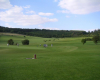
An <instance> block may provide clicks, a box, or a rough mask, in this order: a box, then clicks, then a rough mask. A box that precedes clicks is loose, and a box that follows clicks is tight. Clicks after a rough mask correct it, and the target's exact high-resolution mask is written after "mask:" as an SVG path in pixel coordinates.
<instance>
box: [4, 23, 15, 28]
mask: <svg viewBox="0 0 100 80" xmlns="http://www.w3.org/2000/svg"><path fill="white" fill-rule="evenodd" d="M5 26H6V27H9V28H13V27H11V25H9V23H5Z"/></svg>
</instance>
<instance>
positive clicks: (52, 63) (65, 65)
mask: <svg viewBox="0 0 100 80" xmlns="http://www.w3.org/2000/svg"><path fill="white" fill-rule="evenodd" d="M9 39H13V40H14V42H15V43H19V47H18V46H16V45H9V46H7V40H9ZM24 39H29V41H30V44H29V45H22V43H21V41H22V40H24ZM54 39H55V41H54ZM81 39H82V37H80V38H59V39H56V38H41V37H32V36H26V37H24V36H23V35H13V36H12V35H8V36H7V35H1V36H0V80H100V43H98V44H97V45H95V44H94V43H93V42H92V41H88V42H86V44H84V45H83V44H82V43H81ZM44 40H47V42H44ZM49 40H51V41H49ZM45 43H46V44H48V47H47V48H44V47H43V44H45ZM40 44H41V46H39V45H40ZM51 44H53V47H51ZM34 54H36V55H37V59H26V58H33V56H34Z"/></svg>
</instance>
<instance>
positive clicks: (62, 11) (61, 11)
mask: <svg viewBox="0 0 100 80" xmlns="http://www.w3.org/2000/svg"><path fill="white" fill-rule="evenodd" d="M57 12H58V13H69V11H67V10H58V11H57Z"/></svg>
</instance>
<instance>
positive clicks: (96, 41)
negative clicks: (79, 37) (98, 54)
mask: <svg viewBox="0 0 100 80" xmlns="http://www.w3.org/2000/svg"><path fill="white" fill-rule="evenodd" d="M92 40H93V42H94V43H95V44H97V43H98V41H99V36H94V37H93V38H92Z"/></svg>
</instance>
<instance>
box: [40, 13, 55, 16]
mask: <svg viewBox="0 0 100 80" xmlns="http://www.w3.org/2000/svg"><path fill="white" fill-rule="evenodd" d="M38 14H39V15H42V16H52V15H53V13H43V12H39V13H38Z"/></svg>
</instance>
